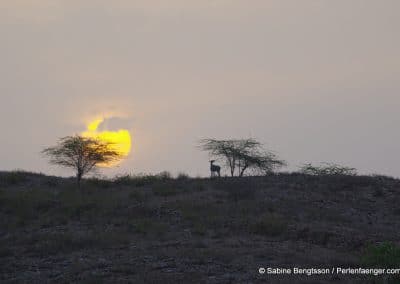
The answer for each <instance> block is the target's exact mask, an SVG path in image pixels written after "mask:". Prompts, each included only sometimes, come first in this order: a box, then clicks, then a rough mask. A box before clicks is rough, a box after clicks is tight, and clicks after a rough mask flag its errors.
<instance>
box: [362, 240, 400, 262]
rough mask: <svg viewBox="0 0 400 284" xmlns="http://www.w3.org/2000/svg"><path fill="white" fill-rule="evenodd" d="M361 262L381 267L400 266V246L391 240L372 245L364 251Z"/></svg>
mask: <svg viewBox="0 0 400 284" xmlns="http://www.w3.org/2000/svg"><path fill="white" fill-rule="evenodd" d="M361 262H362V263H363V264H364V265H366V266H373V267H380V268H397V267H400V247H399V246H397V245H395V244H393V243H390V242H384V243H382V244H378V245H370V246H368V247H367V249H366V250H365V251H364V254H363V255H362V258H361Z"/></svg>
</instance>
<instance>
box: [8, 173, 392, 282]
mask: <svg viewBox="0 0 400 284" xmlns="http://www.w3.org/2000/svg"><path fill="white" fill-rule="evenodd" d="M398 204H400V181H399V180H397V179H392V178H388V177H370V176H355V177H350V176H323V177H322V176H307V175H300V174H277V175H272V176H268V177H244V178H220V179H218V178H215V179H192V178H187V177H184V176H183V177H181V178H179V179H171V178H169V177H168V176H167V175H165V176H138V177H130V176H126V177H120V178H116V179H115V180H113V181H108V180H100V179H89V180H86V181H85V183H84V185H83V187H82V189H81V190H78V189H77V188H76V186H75V184H74V180H73V179H64V178H58V177H48V176H44V175H40V174H31V173H24V172H2V173H0V281H1V282H4V283H21V282H32V283H45V282H56V283H70V282H83V283H103V282H104V283H127V282H130V283H265V282H267V283H293V281H294V279H296V281H295V283H355V282H356V281H357V280H358V281H360V282H358V283H367V281H370V280H371V278H368V277H366V276H354V275H353V276H350V275H337V274H333V275H323V276H322V275H320V276H316V275H314V276H307V275H302V276H299V275H296V276H295V275H280V276H279V275H266V274H265V275H260V274H259V273H258V270H259V267H274V268H283V267H286V268H291V267H303V268H311V267H321V268H322V267H324V268H325V267H328V268H332V267H360V266H363V265H364V266H365V265H367V264H368V260H371V257H372V258H374V257H376V256H375V255H373V253H374V252H373V251H372V256H371V255H368V253H369V254H371V248H373V247H374V246H375V247H376V246H377V245H378V246H379V244H381V243H383V242H392V243H394V244H396V242H398V240H399V233H398V229H399V228H400V218H399V216H400V208H399V206H398ZM378 253H379V252H378ZM377 257H378V258H379V256H377ZM394 257H398V255H394ZM391 260H392V259H390V260H389V261H391ZM395 261H397V259H396V260H395ZM371 264H372V263H371ZM378 264H379V263H378ZM376 279H382V278H375V280H376ZM371 283H372V282H371Z"/></svg>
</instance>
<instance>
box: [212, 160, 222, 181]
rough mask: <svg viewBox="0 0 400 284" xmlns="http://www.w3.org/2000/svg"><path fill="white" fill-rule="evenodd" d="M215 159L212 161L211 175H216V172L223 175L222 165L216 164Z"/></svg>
mask: <svg viewBox="0 0 400 284" xmlns="http://www.w3.org/2000/svg"><path fill="white" fill-rule="evenodd" d="M214 162H215V160H211V161H210V171H211V177H215V176H216V174H218V177H220V176H221V167H220V166H217V165H214Z"/></svg>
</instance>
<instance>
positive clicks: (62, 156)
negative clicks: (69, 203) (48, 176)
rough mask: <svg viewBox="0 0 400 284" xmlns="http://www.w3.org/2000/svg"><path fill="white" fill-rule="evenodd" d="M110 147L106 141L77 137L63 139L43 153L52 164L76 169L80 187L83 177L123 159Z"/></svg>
mask: <svg viewBox="0 0 400 284" xmlns="http://www.w3.org/2000/svg"><path fill="white" fill-rule="evenodd" d="M110 146H111V143H109V142H106V141H102V140H98V139H92V138H85V137H82V136H79V135H75V136H67V137H63V138H61V139H60V141H59V142H58V144H57V145H56V146H52V147H48V148H46V149H44V150H43V151H42V153H43V154H44V155H46V156H48V157H49V158H50V163H51V164H55V165H59V166H63V167H67V168H72V169H74V170H75V171H76V178H77V182H78V185H80V182H81V179H82V177H83V176H84V175H86V174H88V173H90V172H92V171H94V170H96V168H97V167H98V166H99V165H101V164H103V165H106V164H108V163H112V162H115V161H118V160H120V159H121V158H122V156H121V154H120V153H119V152H117V151H115V150H114V149H113V147H110Z"/></svg>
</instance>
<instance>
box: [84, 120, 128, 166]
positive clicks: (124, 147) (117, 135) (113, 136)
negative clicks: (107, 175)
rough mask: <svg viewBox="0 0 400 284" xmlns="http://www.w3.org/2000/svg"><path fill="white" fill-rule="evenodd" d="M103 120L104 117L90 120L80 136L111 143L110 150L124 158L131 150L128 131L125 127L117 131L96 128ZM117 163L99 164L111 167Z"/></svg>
mask: <svg viewBox="0 0 400 284" xmlns="http://www.w3.org/2000/svg"><path fill="white" fill-rule="evenodd" d="M103 121H104V118H98V119H95V120H93V121H91V122H90V123H89V124H88V126H87V130H86V131H85V132H83V133H82V136H83V137H86V138H94V139H99V140H101V141H105V142H109V143H112V146H111V147H112V150H115V151H117V152H118V153H120V155H121V157H122V158H126V157H127V156H128V155H129V153H130V151H131V135H130V133H129V131H128V130H126V129H119V130H117V131H109V130H105V131H99V130H98V128H99V126H100V124H101V123H102V122H103ZM118 163H119V162H115V163H112V164H106V165H104V164H102V165H99V166H101V167H113V166H116V165H117V164H118Z"/></svg>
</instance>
